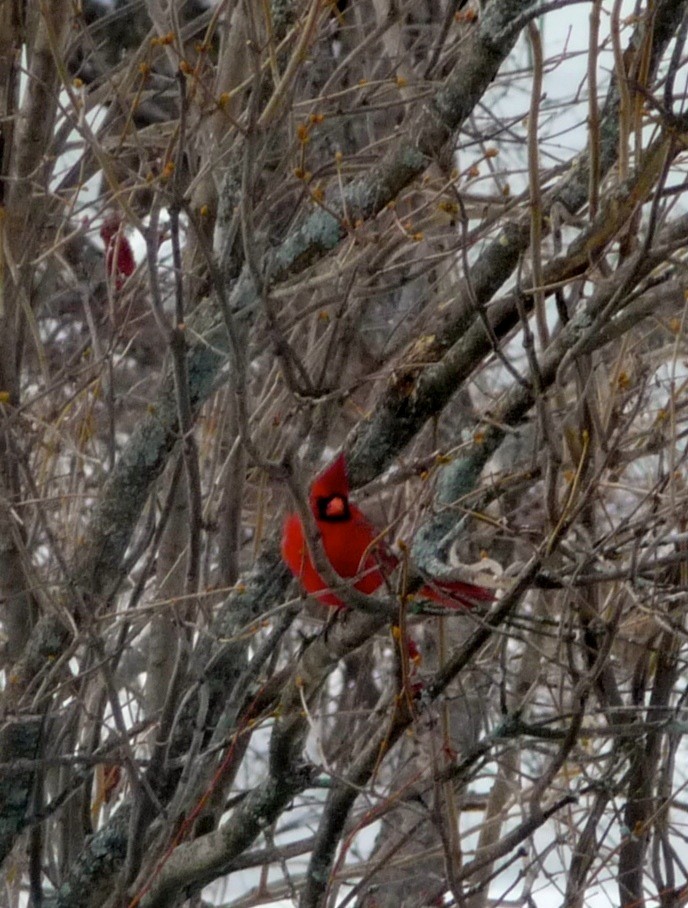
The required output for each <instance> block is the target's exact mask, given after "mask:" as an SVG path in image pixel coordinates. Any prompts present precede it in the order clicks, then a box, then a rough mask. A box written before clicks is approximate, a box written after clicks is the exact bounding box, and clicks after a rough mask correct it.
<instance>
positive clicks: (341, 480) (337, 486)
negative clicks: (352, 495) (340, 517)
mask: <svg viewBox="0 0 688 908" xmlns="http://www.w3.org/2000/svg"><path fill="white" fill-rule="evenodd" d="M333 495H341V497H342V498H344V499H347V498H348V497H349V477H348V475H347V472H346V457H345V455H344V453H342V454H339V455H338V456H337V457H336V458H335V459H334V460H333V461H332V463H331V464H330V465H329V466H328V467H326V468H325V469H324V470H323V471H322V473H320V474H319V475H318V476H316V477H315V479H314V480H313V485H312V486H311V494H310V499H311V504H312V505H314V504H315V503H316V502H317V500H318V499H319V498H332V496H333Z"/></svg>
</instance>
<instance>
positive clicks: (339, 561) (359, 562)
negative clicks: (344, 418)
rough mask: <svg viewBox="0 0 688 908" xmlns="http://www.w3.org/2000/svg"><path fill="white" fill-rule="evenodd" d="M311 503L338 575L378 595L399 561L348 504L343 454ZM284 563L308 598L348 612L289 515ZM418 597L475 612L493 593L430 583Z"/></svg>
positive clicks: (316, 484)
mask: <svg viewBox="0 0 688 908" xmlns="http://www.w3.org/2000/svg"><path fill="white" fill-rule="evenodd" d="M308 500H309V504H310V507H311V511H312V512H313V516H314V517H315V522H316V524H317V527H318V529H319V530H320V535H321V536H322V543H323V548H324V549H325V554H326V555H327V557H328V559H329V562H330V564H331V565H332V567H333V568H334V570H335V571H336V572H337V574H339V576H340V577H343V578H344V579H348V578H351V577H358V580H357V581H356V583H355V584H354V586H355V588H356V589H357V590H360V591H361V592H362V593H367V594H369V595H370V594H371V593H374V592H375V591H376V590H377V589H378V588H379V587H380V586H381V585H382V584H383V582H384V581H385V578H386V577H389V575H390V574H391V573H392V572H393V571H394V569H395V568H396V566H397V564H398V559H397V558H396V556H395V555H394V554H393V553H392V552H391V551H390V550H389V548H387V546H386V545H385V544H384V542H383V541H382V540H381V539H380V534H379V533H378V532H377V530H376V529H375V527H374V526H373V525H372V524H371V523H370V521H369V520H368V519H367V517H366V516H365V514H364V513H363V512H362V511H361V510H360V508H358V507H356V505H355V504H352V503H351V502H350V501H349V478H348V476H347V472H346V458H345V457H344V454H340V455H339V456H338V457H337V458H336V459H335V460H334V461H333V462H332V463H331V464H330V465H329V466H328V467H327V468H326V469H325V470H324V471H323V472H322V473H320V475H319V476H317V477H316V478H315V480H314V481H313V484H312V486H311V488H310V493H309V496H308ZM282 558H283V559H284V561H285V562H286V564H287V565H288V567H289V569H290V570H291V572H292V573H293V574H294V576H295V577H297V578H298V579H299V581H300V583H301V586H302V587H303V588H304V590H305V591H306V592H307V593H309V594H310V595H311V596H314V597H315V598H316V599H317V600H318V601H319V602H322V603H323V605H329V606H332V607H334V608H344V607H345V603H344V602H343V601H342V599H340V598H339V596H337V595H336V594H335V593H333V592H332V591H331V589H330V588H329V587H328V585H327V583H325V581H324V580H323V579H322V577H321V576H320V574H319V573H318V571H317V569H316V567H315V565H314V564H313V561H312V560H311V556H310V553H309V551H308V544H307V542H306V537H305V534H304V531H303V524H302V523H301V519H300V518H299V516H298V514H289V515H288V516H287V518H286V520H285V522H284V529H283V532H282ZM418 595H419V596H422V597H424V598H426V599H432V600H433V601H435V602H438V603H440V604H441V605H444V606H447V607H448V608H451V609H459V608H471V607H472V606H474V605H476V604H477V603H479V602H491V601H492V600H493V599H494V594H493V593H492V591H491V590H488V589H485V588H484V587H481V586H474V585H473V584H472V583H464V582H463V581H460V580H457V581H441V582H439V581H437V582H432V581H427V582H426V583H425V584H424V585H422V586H421V587H420V589H419V590H418Z"/></svg>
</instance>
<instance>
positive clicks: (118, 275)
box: [100, 214, 136, 290]
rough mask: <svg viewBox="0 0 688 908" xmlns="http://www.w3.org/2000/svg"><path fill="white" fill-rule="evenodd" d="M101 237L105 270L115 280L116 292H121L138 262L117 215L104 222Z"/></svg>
mask: <svg viewBox="0 0 688 908" xmlns="http://www.w3.org/2000/svg"><path fill="white" fill-rule="evenodd" d="M100 237H101V239H102V241H103V242H104V243H105V270H106V272H107V275H108V277H109V278H111V279H113V280H114V283H115V290H121V289H122V287H123V286H124V282H125V281H126V279H127V278H128V277H131V275H132V274H133V273H134V271H135V270H136V260H135V259H134V253H133V251H132V248H131V244H130V242H129V240H128V239H127V237H126V235H125V233H124V231H123V230H122V224H121V221H120V219H119V217H118V216H117V215H116V214H112V215H110V217H108V218H107V219H106V220H105V221H103V225H102V227H101V228H100Z"/></svg>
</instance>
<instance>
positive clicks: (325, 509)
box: [318, 495, 349, 520]
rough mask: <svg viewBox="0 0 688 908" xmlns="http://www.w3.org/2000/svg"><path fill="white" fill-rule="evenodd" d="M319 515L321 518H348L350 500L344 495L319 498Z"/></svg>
mask: <svg viewBox="0 0 688 908" xmlns="http://www.w3.org/2000/svg"><path fill="white" fill-rule="evenodd" d="M318 512H319V513H318V516H319V517H320V519H321V520H348V518H349V502H348V501H347V500H346V498H345V497H344V495H331V496H330V497H329V498H320V499H318Z"/></svg>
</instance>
